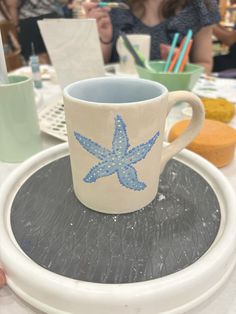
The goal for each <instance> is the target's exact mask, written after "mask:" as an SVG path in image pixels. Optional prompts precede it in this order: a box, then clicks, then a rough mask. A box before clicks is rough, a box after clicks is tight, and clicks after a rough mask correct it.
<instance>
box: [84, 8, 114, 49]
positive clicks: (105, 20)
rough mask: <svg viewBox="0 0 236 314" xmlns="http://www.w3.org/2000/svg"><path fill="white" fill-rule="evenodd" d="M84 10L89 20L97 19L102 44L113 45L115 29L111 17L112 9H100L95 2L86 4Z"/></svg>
mask: <svg viewBox="0 0 236 314" xmlns="http://www.w3.org/2000/svg"><path fill="white" fill-rule="evenodd" d="M83 8H84V10H85V14H86V17H87V18H92V19H96V21H97V26H98V33H99V36H100V40H101V42H102V43H111V41H112V33H113V29H112V24H111V19H110V16H109V11H110V8H107V7H105V8H99V7H97V3H94V2H84V3H83Z"/></svg>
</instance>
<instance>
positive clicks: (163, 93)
mask: <svg viewBox="0 0 236 314" xmlns="http://www.w3.org/2000/svg"><path fill="white" fill-rule="evenodd" d="M111 80H113V81H121V80H126V81H128V80H129V81H133V82H134V81H135V82H137V81H138V82H140V81H142V82H144V83H146V84H149V85H152V86H155V87H159V89H160V91H161V94H160V95H159V96H156V97H152V98H148V99H145V100H140V101H132V102H118V103H115V105H116V106H117V107H118V106H119V105H122V107H124V106H133V105H134V104H136V105H143V104H146V103H150V102H153V101H155V100H160V99H162V98H164V97H166V95H167V94H168V93H169V92H168V89H167V88H166V87H165V86H164V85H162V84H161V83H158V82H155V81H151V80H147V79H142V78H136V77H134V78H133V77H131V78H130V77H103V76H102V77H95V78H88V79H84V80H80V81H76V82H73V83H71V84H69V85H67V86H66V87H65V88H64V89H63V96H64V97H65V98H66V99H68V100H70V101H73V102H76V103H84V104H86V105H90V106H106V107H109V106H111V105H113V104H114V103H112V102H107V103H106V102H95V101H88V100H84V99H80V98H76V97H73V96H71V95H70V94H69V90H70V89H71V88H72V87H74V86H75V85H79V84H80V82H83V83H84V82H92V81H94V82H95V81H111Z"/></svg>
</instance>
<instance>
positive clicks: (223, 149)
mask: <svg viewBox="0 0 236 314" xmlns="http://www.w3.org/2000/svg"><path fill="white" fill-rule="evenodd" d="M188 124H189V120H182V121H179V122H177V123H176V124H175V125H174V126H173V127H172V129H171V130H170V132H169V136H168V140H169V142H172V141H173V140H174V139H176V138H177V137H178V136H180V134H181V133H182V132H183V131H184V130H185V129H186V127H187V126H188ZM235 145H236V130H235V129H233V128H231V127H230V126H228V125H226V124H225V123H222V122H219V121H214V120H205V122H204V125H203V127H202V129H201V131H200V133H199V134H198V136H197V137H196V138H195V139H194V141H193V142H192V143H191V144H190V145H188V147H187V148H188V149H190V150H191V151H193V152H195V153H197V154H199V155H201V156H202V157H204V158H206V159H207V160H209V161H210V162H212V163H213V164H214V165H215V166H217V167H218V168H221V167H224V166H226V165H227V164H229V163H230V162H231V161H232V159H233V157H234V152H235Z"/></svg>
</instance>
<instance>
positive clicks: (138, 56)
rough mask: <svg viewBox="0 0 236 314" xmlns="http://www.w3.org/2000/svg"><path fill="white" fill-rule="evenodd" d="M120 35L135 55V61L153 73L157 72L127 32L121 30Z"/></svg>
mask: <svg viewBox="0 0 236 314" xmlns="http://www.w3.org/2000/svg"><path fill="white" fill-rule="evenodd" d="M120 36H121V37H122V39H123V41H124V43H125V47H126V48H127V49H128V50H129V52H130V53H131V55H132V56H133V58H134V61H135V63H136V64H137V65H139V66H141V67H143V68H146V69H147V70H149V71H150V72H152V73H156V71H155V70H154V69H153V68H152V67H151V66H150V65H149V63H148V60H146V59H145V58H144V56H143V54H142V53H141V52H140V51H139V50H138V49H137V48H135V47H134V46H133V45H132V44H131V42H130V41H129V39H128V37H127V36H126V34H125V33H124V32H121V31H120Z"/></svg>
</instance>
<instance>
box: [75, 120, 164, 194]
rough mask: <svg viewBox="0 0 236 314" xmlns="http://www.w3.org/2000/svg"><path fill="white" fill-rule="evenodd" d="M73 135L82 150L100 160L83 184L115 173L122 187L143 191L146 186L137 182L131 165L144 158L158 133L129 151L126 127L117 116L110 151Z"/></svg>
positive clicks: (77, 135) (76, 134)
mask: <svg viewBox="0 0 236 314" xmlns="http://www.w3.org/2000/svg"><path fill="white" fill-rule="evenodd" d="M74 135H75V137H76V139H77V140H78V142H79V143H80V145H81V146H82V147H83V148H84V149H86V150H87V151H88V152H89V153H90V154H92V155H93V156H95V157H97V158H98V159H100V160H101V162H99V163H98V164H96V165H95V166H94V167H92V168H91V170H90V171H89V172H88V174H87V175H86V176H85V178H84V181H85V182H87V183H92V182H95V181H97V180H98V179H99V178H102V177H106V176H110V175H112V174H114V173H116V174H117V176H118V179H119V182H120V184H121V185H123V186H124V187H126V188H129V189H132V190H135V191H141V190H144V189H145V187H146V184H145V183H144V182H140V181H139V180H138V176H137V172H136V169H135V168H134V167H132V165H133V164H136V163H137V162H139V161H140V160H142V159H144V158H145V157H146V155H147V153H148V152H149V151H150V150H151V148H152V146H153V145H154V144H155V142H156V139H157V138H158V137H159V135H160V132H159V131H158V132H157V133H156V134H155V135H154V136H153V137H152V138H151V139H150V140H149V141H148V142H146V143H144V144H140V145H138V146H136V147H134V148H132V149H129V147H130V145H129V139H128V136H127V133H126V125H125V123H124V121H123V119H122V117H121V116H120V115H117V116H116V117H115V132H114V136H113V141H112V150H109V149H107V148H104V147H102V146H100V145H99V144H97V143H95V142H93V141H92V140H90V139H88V138H86V137H85V136H83V135H81V134H80V133H78V132H74Z"/></svg>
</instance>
